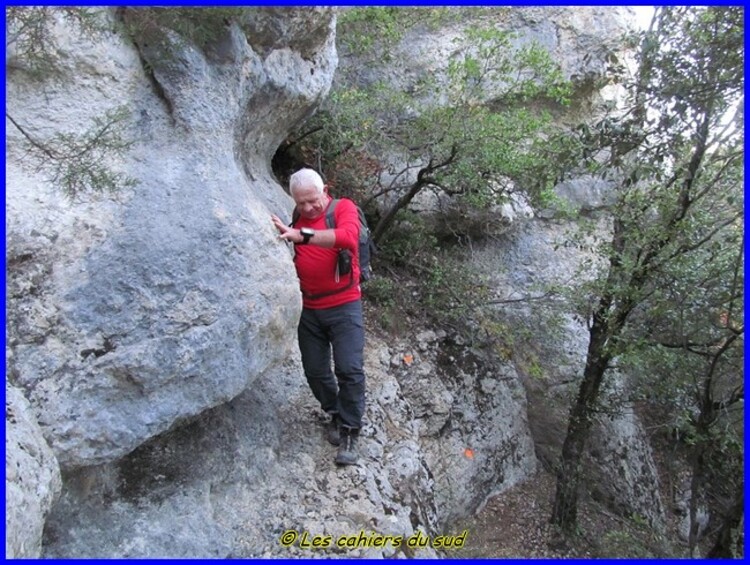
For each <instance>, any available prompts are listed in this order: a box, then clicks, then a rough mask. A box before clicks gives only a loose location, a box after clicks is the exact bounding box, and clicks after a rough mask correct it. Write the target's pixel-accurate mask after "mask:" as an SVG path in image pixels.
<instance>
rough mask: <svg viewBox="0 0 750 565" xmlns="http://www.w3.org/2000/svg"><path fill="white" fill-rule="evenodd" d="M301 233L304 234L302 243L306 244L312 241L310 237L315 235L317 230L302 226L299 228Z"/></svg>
mask: <svg viewBox="0 0 750 565" xmlns="http://www.w3.org/2000/svg"><path fill="white" fill-rule="evenodd" d="M299 233H301V234H302V243H300V245H304V244H305V243H307V242H308V241H310V238H311V237H312V236H314V235H315V230H314V229H312V228H301V229H300V230H299Z"/></svg>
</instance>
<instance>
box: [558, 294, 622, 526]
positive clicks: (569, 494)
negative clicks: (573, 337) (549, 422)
mask: <svg viewBox="0 0 750 565" xmlns="http://www.w3.org/2000/svg"><path fill="white" fill-rule="evenodd" d="M608 310H609V300H608V298H604V299H603V300H602V302H601V303H600V306H599V309H598V311H597V313H596V314H595V315H594V322H593V324H592V326H591V330H590V331H589V335H590V341H589V349H588V354H587V357H586V368H585V369H584V372H583V381H582V382H581V386H580V388H579V389H578V397H577V399H576V403H575V405H574V406H573V409H572V410H571V412H570V419H569V421H568V432H567V435H566V436H565V442H564V443H563V449H562V461H561V463H560V466H559V468H558V471H557V490H556V492H555V501H554V505H553V508H552V517H551V519H550V522H552V523H553V524H556V525H558V526H560V527H561V528H562V529H563V531H565V532H567V533H570V532H572V531H573V530H574V529H575V528H576V525H577V522H578V487H579V484H580V480H581V459H582V458H583V450H584V448H585V446H586V442H587V440H588V438H589V435H590V433H591V427H592V425H593V418H592V415H593V409H594V405H595V403H596V400H597V398H598V396H599V389H600V388H601V384H602V381H603V378H604V372H605V371H606V370H607V365H608V364H609V361H610V357H611V355H610V354H609V353H607V351H606V345H607V336H608V335H609V323H608V321H607V317H606V314H607V312H608Z"/></svg>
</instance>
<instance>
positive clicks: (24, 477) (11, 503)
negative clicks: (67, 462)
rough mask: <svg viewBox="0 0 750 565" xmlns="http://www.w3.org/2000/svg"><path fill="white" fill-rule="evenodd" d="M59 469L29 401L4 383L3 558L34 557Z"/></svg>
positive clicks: (55, 494) (56, 491)
mask: <svg viewBox="0 0 750 565" xmlns="http://www.w3.org/2000/svg"><path fill="white" fill-rule="evenodd" d="M61 488H62V480H61V478H60V466H59V465H58V464H57V459H55V455H54V454H53V453H52V449H50V446H49V445H47V442H46V441H45V440H44V436H42V431H41V430H40V429H39V425H38V424H37V422H36V418H35V417H34V415H33V413H32V411H31V407H30V406H29V403H28V401H27V400H26V398H24V396H23V393H22V392H21V391H20V390H19V389H17V388H16V387H14V386H12V385H10V384H9V383H8V382H7V381H6V382H5V558H6V559H20V558H37V557H39V556H40V555H41V551H42V528H43V526H44V521H45V519H46V517H47V514H48V513H49V511H50V509H51V508H52V504H53V503H54V502H55V500H56V499H57V497H58V496H59V494H60V490H61Z"/></svg>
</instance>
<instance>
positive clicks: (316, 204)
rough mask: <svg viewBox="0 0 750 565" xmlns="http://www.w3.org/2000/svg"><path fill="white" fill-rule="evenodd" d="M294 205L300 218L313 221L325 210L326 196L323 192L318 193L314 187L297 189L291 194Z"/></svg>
mask: <svg viewBox="0 0 750 565" xmlns="http://www.w3.org/2000/svg"><path fill="white" fill-rule="evenodd" d="M292 198H293V199H294V203H295V204H296V205H297V210H298V211H299V214H300V216H302V217H303V218H306V219H308V220H314V219H315V218H317V217H318V216H320V215H321V214H322V213H323V211H324V210H325V209H326V204H327V203H328V196H327V195H326V193H325V192H318V191H317V189H316V188H315V187H314V186H304V187H299V188H297V189H296V190H295V191H294V192H293V193H292Z"/></svg>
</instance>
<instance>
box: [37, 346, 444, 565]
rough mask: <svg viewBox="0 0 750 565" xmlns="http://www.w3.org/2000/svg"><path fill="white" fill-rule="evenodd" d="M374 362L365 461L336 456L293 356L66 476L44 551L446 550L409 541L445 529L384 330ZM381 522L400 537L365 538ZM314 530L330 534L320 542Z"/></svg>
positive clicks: (431, 553)
mask: <svg viewBox="0 0 750 565" xmlns="http://www.w3.org/2000/svg"><path fill="white" fill-rule="evenodd" d="M366 372H367V378H368V402H367V418H366V425H365V427H364V428H363V430H362V434H361V436H362V438H361V441H360V443H361V446H360V454H361V459H362V465H360V466H354V467H342V468H337V467H336V466H335V465H334V463H333V457H334V454H335V448H334V447H332V446H331V445H329V444H328V443H327V441H326V439H325V438H324V430H325V427H324V419H323V415H322V413H321V412H320V409H319V408H318V407H317V406H316V403H315V401H314V399H313V398H312V395H311V394H310V392H309V389H308V387H307V384H306V383H305V382H304V377H301V375H300V367H299V363H298V362H294V361H291V360H290V361H288V363H287V365H286V366H285V367H283V368H282V370H281V371H280V372H279V373H278V374H276V375H274V376H273V378H268V379H261V380H259V381H258V382H257V383H256V384H255V385H254V386H253V387H252V389H250V390H248V391H246V392H245V393H243V394H241V395H240V396H239V397H237V398H236V399H234V400H232V401H231V402H229V403H227V404H225V405H223V406H220V407H217V408H215V409H213V410H210V411H207V412H206V413H204V414H203V415H201V416H200V417H199V418H197V419H196V420H194V421H193V422H192V423H191V424H189V425H187V426H184V427H182V428H180V429H178V430H175V431H173V432H170V433H168V434H165V435H164V436H162V437H159V438H156V439H155V440H152V441H151V442H149V443H147V444H145V445H143V446H141V447H140V448H138V449H137V450H135V451H134V452H133V453H131V454H130V455H128V456H127V457H125V458H123V459H121V460H120V461H119V462H117V463H112V464H107V465H103V466H99V467H97V468H90V469H87V470H86V471H85V472H84V473H77V474H76V475H75V477H73V478H71V479H69V480H67V481H66V488H65V491H64V492H63V495H62V496H61V500H60V503H59V504H58V505H57V506H56V507H55V510H54V512H53V514H52V516H51V517H50V519H49V522H48V525H47V530H46V531H47V537H46V544H45V554H44V556H45V557H54V558H62V557H81V558H85V557H123V558H127V557H136V558H138V557H143V558H146V557H175V558H193V557H203V558H262V557H266V558H267V557H308V558H309V557H319V556H328V557H336V556H338V557H372V558H378V557H394V556H405V555H406V556H410V555H414V556H419V557H436V556H437V555H438V552H437V551H436V550H435V548H433V547H431V545H427V546H425V547H418V548H411V547H408V546H407V540H408V539H409V538H410V537H411V536H414V535H417V533H418V532H422V533H423V535H424V536H428V535H430V533H431V532H432V531H433V530H436V523H437V516H436V508H435V501H434V500H433V497H432V492H433V490H434V489H435V484H434V482H433V479H432V478H431V476H430V472H429V469H428V467H427V464H426V462H425V460H424V457H423V455H422V454H421V450H420V445H419V434H418V430H417V424H416V422H415V421H414V420H413V418H412V414H411V407H410V405H409V403H408V399H407V398H406V396H405V394H404V393H403V391H402V390H401V389H400V387H399V385H398V383H397V381H396V380H395V379H394V378H393V377H392V376H391V375H390V374H389V366H388V354H387V350H386V349H385V348H384V346H383V345H382V344H379V343H378V342H376V341H374V340H373V341H370V342H369V343H368V349H367V355H366ZM289 531H293V532H294V533H295V534H296V537H294V539H293V540H291V541H290V544H289V546H288V547H287V546H285V545H284V544H283V543H282V542H281V539H282V535H284V534H285V533H288V532H289ZM360 532H364V535H363V538H364V541H356V539H355V538H358V536H359V533H360ZM305 534H307V538H305ZM289 535H291V534H289ZM377 535H380V536H383V537H385V536H391V539H390V540H389V541H382V543H381V544H380V545H375V544H372V543H371V544H370V545H369V546H368V545H367V544H368V542H367V539H373V538H374V537H375V536H377ZM315 536H321V537H322V538H325V537H329V542H328V545H327V546H321V547H317V548H313V547H312V546H311V543H312V538H313V537H315ZM305 540H306V541H305ZM342 540H343V541H342ZM305 544H307V546H305ZM339 544H340V545H339Z"/></svg>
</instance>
